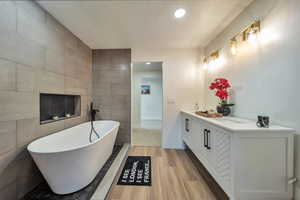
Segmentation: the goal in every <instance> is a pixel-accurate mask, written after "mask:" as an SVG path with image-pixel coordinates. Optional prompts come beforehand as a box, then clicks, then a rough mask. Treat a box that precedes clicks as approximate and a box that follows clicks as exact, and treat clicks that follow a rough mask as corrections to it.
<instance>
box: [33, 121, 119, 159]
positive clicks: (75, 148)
mask: <svg viewBox="0 0 300 200" xmlns="http://www.w3.org/2000/svg"><path fill="white" fill-rule="evenodd" d="M97 121H98V122H115V123H116V125H115V126H113V127H112V128H111V129H109V130H108V131H107V132H111V131H113V129H114V128H116V127H120V122H118V121H114V120H97ZM97 121H94V122H97ZM90 122H91V121H88V122H84V123H81V124H85V123H90ZM81 124H77V125H76V126H79V125H81ZM76 126H72V127H69V128H66V129H63V130H60V131H58V132H55V133H52V134H50V135H55V134H60V132H61V131H64V130H68V129H71V128H74V127H76ZM50 135H46V136H43V137H41V138H38V139H36V140H34V141H32V142H31V143H30V144H28V145H27V151H29V152H30V153H33V154H56V153H64V152H70V151H75V150H80V149H84V148H86V147H89V146H91V145H93V144H95V143H98V142H99V141H101V140H102V139H103V138H104V137H105V136H107V135H108V134H106V135H104V136H103V137H100V138H98V139H97V140H95V141H93V142H92V143H88V144H85V145H80V146H76V147H74V148H69V149H65V150H61V151H51V152H43V151H33V150H32V149H31V148H30V146H31V145H32V144H33V143H35V142H37V141H38V140H41V139H43V138H45V137H48V136H50Z"/></svg>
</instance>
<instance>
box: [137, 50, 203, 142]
mask: <svg viewBox="0 0 300 200" xmlns="http://www.w3.org/2000/svg"><path fill="white" fill-rule="evenodd" d="M198 56H199V50H198V49H137V48H133V49H132V61H133V62H142V61H153V62H154V61H162V62H163V105H164V115H163V132H162V146H163V147H164V148H183V143H182V139H181V130H180V128H181V127H180V116H179V113H180V109H181V108H185V109H192V108H193V104H195V103H196V102H198V101H201V96H202V95H201V91H203V88H202V86H203V85H202V84H201V81H202V80H203V79H201V77H202V74H201V73H200V72H199V62H198Z"/></svg>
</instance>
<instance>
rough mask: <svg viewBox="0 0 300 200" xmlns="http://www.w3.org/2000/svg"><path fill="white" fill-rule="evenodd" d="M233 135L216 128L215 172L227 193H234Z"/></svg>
mask: <svg viewBox="0 0 300 200" xmlns="http://www.w3.org/2000/svg"><path fill="white" fill-rule="evenodd" d="M231 139H232V135H231V133H228V132H227V131H225V130H223V129H220V128H214V150H215V151H214V154H215V164H214V166H215V167H214V168H215V172H216V175H217V181H218V183H219V184H220V185H221V186H222V188H223V190H224V191H225V192H226V193H227V194H231V193H232V188H231V184H232V180H231V179H232V178H231V177H232V155H231V148H232V144H231V143H232V142H231Z"/></svg>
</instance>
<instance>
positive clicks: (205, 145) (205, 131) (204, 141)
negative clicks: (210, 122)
mask: <svg viewBox="0 0 300 200" xmlns="http://www.w3.org/2000/svg"><path fill="white" fill-rule="evenodd" d="M203 133H204V134H203V136H204V140H203V144H204V147H205V148H207V144H206V138H207V129H204V131H203Z"/></svg>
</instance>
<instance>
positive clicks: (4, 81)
mask: <svg viewBox="0 0 300 200" xmlns="http://www.w3.org/2000/svg"><path fill="white" fill-rule="evenodd" d="M0 69H1V70H0V90H12V91H13V90H16V64H15V63H13V62H9V61H7V60H2V59H0Z"/></svg>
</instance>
